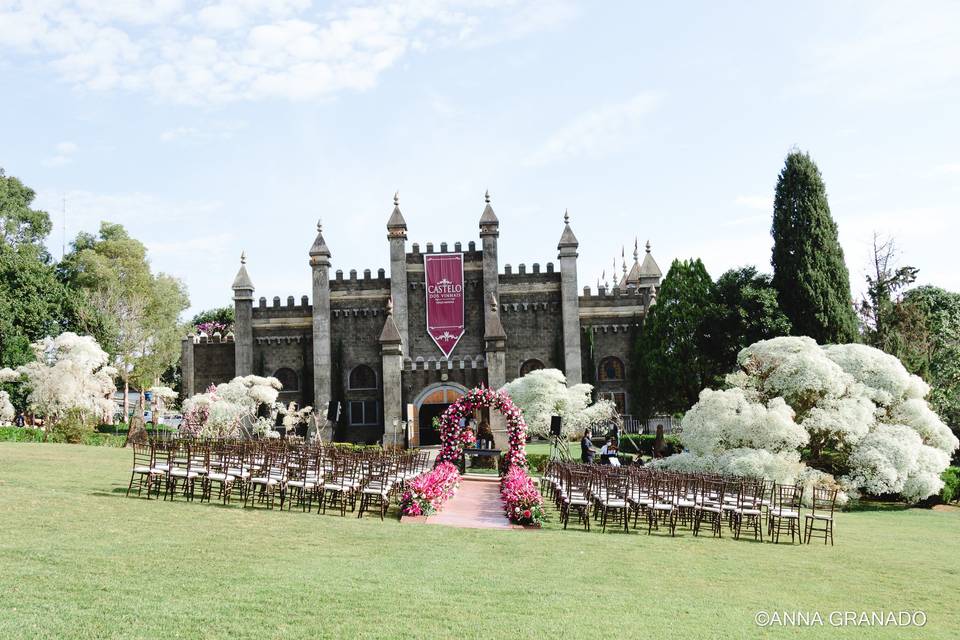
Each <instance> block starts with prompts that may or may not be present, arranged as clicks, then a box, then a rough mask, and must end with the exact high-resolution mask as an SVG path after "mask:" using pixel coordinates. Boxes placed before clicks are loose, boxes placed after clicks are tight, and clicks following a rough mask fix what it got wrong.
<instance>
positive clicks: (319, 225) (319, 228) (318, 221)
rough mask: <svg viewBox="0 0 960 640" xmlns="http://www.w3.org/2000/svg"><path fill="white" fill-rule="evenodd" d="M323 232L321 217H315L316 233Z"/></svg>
mask: <svg viewBox="0 0 960 640" xmlns="http://www.w3.org/2000/svg"><path fill="white" fill-rule="evenodd" d="M322 232H323V218H317V233H322Z"/></svg>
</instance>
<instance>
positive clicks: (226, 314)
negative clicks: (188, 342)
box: [190, 307, 234, 335]
mask: <svg viewBox="0 0 960 640" xmlns="http://www.w3.org/2000/svg"><path fill="white" fill-rule="evenodd" d="M233 323H234V309H233V307H218V308H216V309H207V310H206V311H201V312H200V313H198V314H196V315H195V316H193V319H192V320H191V321H190V326H191V327H193V328H195V329H196V330H197V331H201V332H203V333H206V334H207V335H213V334H214V332H215V331H219V332H220V333H221V334H226V333H227V332H228V331H230V329H231V328H232V327H233Z"/></svg>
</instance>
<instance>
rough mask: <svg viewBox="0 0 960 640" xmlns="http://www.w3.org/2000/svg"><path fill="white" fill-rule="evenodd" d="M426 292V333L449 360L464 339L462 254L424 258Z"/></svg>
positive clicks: (442, 254)
mask: <svg viewBox="0 0 960 640" xmlns="http://www.w3.org/2000/svg"><path fill="white" fill-rule="evenodd" d="M423 270H424V279H425V281H426V285H427V286H426V289H427V333H429V334H430V337H431V338H433V341H434V342H435V343H436V344H437V346H438V347H440V351H442V352H443V355H445V356H447V357H450V354H451V353H452V352H453V349H454V347H456V346H457V343H458V342H460V338H462V337H463V327H464V322H463V254H462V253H430V254H426V255H424V256H423Z"/></svg>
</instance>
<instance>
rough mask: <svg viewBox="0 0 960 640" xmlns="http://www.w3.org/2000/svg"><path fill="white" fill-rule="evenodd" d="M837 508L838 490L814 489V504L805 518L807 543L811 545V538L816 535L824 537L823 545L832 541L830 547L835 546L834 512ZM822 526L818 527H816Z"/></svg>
mask: <svg viewBox="0 0 960 640" xmlns="http://www.w3.org/2000/svg"><path fill="white" fill-rule="evenodd" d="M836 506H837V490H836V489H827V488H823V487H814V489H813V503H812V504H811V506H810V513H808V514H806V516H804V526H803V528H804V533H805V536H804V537H805V539H806V543H807V544H810V538H812V537H813V536H814V533H816V534H817V535H816V537H818V538H819V537H821V534H822V537H823V544H827V539H828V538H829V540H830V546H831V547H832V546H833V512H834V509H835V508H836ZM818 524H819V525H822V527H818V526H816V525H818Z"/></svg>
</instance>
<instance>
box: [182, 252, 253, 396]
mask: <svg viewBox="0 0 960 640" xmlns="http://www.w3.org/2000/svg"><path fill="white" fill-rule="evenodd" d="M233 312H234V321H233V327H234V328H233V333H234V336H235V339H236V342H235V343H234V354H235V358H234V360H235V365H234V372H235V375H238V376H248V375H250V374H251V373H253V282H252V281H251V280H250V274H248V273H247V254H246V253H242V254H240V270H239V271H237V277H236V278H234V279H233ZM191 386H192V380H191Z"/></svg>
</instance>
